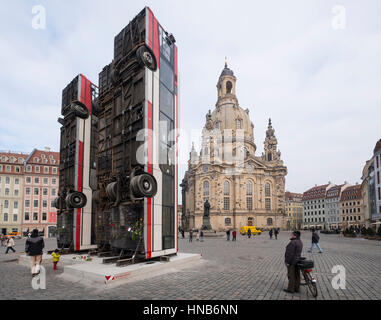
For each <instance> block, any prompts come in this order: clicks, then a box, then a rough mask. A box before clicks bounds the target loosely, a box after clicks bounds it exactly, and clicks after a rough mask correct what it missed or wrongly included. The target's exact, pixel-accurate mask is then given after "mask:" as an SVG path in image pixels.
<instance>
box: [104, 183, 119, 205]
mask: <svg viewBox="0 0 381 320" xmlns="http://www.w3.org/2000/svg"><path fill="white" fill-rule="evenodd" d="M116 187H117V183H116V182H111V183H109V184H108V185H107V187H106V193H107V196H108V197H109V199H110V200H111V201H115V200H116V193H117V191H116Z"/></svg>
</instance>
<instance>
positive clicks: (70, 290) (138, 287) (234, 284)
mask: <svg viewBox="0 0 381 320" xmlns="http://www.w3.org/2000/svg"><path fill="white" fill-rule="evenodd" d="M288 238H289V232H281V233H280V235H279V236H278V240H275V239H272V240H270V239H269V236H268V235H267V233H266V232H264V234H263V235H261V236H255V237H252V238H251V239H248V238H247V237H244V236H241V235H238V236H237V241H236V242H232V241H226V239H225V237H220V238H205V239H204V241H203V242H199V241H196V240H195V239H194V240H193V242H192V243H189V242H188V239H187V238H185V239H181V238H180V239H179V246H180V251H181V252H187V253H201V254H202V262H201V264H199V265H198V266H196V267H191V268H187V269H183V270H181V271H178V272H172V273H168V274H165V275H161V276H157V277H153V278H149V279H146V280H144V281H138V282H134V283H129V284H123V285H120V286H118V287H115V288H109V289H105V288H103V287H100V288H99V289H97V290H94V289H93V288H88V287H84V286H83V285H80V284H77V283H71V282H67V281H64V280H61V279H59V278H57V275H59V274H60V273H62V265H61V266H59V270H57V271H55V272H54V271H53V270H52V269H53V268H47V280H46V285H47V288H46V290H33V289H32V287H31V276H30V274H29V269H27V268H26V267H24V266H21V265H18V264H17V262H16V259H17V258H18V255H19V254H20V251H23V244H24V242H25V240H17V242H16V244H17V245H16V249H17V253H16V254H13V253H11V254H8V255H5V254H4V252H5V248H4V247H1V253H0V272H1V274H2V276H3V277H2V282H1V286H0V299H54V300H56V299H63V300H66V299H75V300H83V299H97V300H98V299H99V300H100V299H102V300H105V299H112V300H117V299H128V300H130V299H138V300H151V299H152V300H157V299H160V300H161V299H164V300H167V299H168V300H177V299H178V300H196V299H197V300H215V299H222V300H225V299H232V300H235V299H242V300H306V299H315V298H313V297H312V296H311V294H309V293H307V288H306V287H305V286H301V292H300V293H296V294H293V295H292V294H287V293H285V292H284V291H283V289H284V288H286V286H287V276H286V268H285V265H284V251H285V247H286V245H287V243H288ZM310 238H311V234H310V233H309V232H307V231H305V232H302V237H301V239H302V241H303V244H304V248H303V256H305V257H307V258H308V259H312V260H314V262H315V268H314V270H313V272H314V275H315V277H316V279H317V286H318V297H317V298H316V299H318V300H379V299H381V280H380V277H379V267H380V265H381V250H380V249H381V242H380V241H370V240H364V239H361V238H344V237H342V236H339V235H325V234H321V235H320V239H321V241H320V244H321V247H322V249H323V250H324V252H323V253H322V254H320V253H318V252H317V250H316V248H314V251H313V253H308V252H307V251H308V249H309V247H310V244H311V239H310ZM54 247H55V242H54V239H51V240H47V241H46V248H47V249H53V248H54ZM335 265H342V266H344V267H345V270H346V289H339V290H335V289H333V287H332V285H331V281H332V278H333V277H334V276H335V274H333V273H332V268H333V266H335Z"/></svg>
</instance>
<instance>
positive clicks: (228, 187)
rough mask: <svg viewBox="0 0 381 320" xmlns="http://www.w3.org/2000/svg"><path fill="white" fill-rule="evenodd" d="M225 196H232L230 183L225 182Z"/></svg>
mask: <svg viewBox="0 0 381 320" xmlns="http://www.w3.org/2000/svg"><path fill="white" fill-rule="evenodd" d="M224 195H225V196H229V195H230V183H229V181H225V182H224Z"/></svg>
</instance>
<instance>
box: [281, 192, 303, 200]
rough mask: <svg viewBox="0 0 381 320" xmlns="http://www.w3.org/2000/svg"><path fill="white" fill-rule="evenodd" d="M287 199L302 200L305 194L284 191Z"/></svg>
mask: <svg viewBox="0 0 381 320" xmlns="http://www.w3.org/2000/svg"><path fill="white" fill-rule="evenodd" d="M284 195H285V198H286V201H287V200H289V201H302V198H303V194H301V193H294V192H289V191H286V192H285V193H284Z"/></svg>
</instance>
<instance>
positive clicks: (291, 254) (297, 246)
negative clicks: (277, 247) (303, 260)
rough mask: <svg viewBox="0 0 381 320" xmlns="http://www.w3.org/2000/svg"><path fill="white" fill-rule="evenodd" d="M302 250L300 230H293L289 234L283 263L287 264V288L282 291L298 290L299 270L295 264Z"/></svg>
mask: <svg viewBox="0 0 381 320" xmlns="http://www.w3.org/2000/svg"><path fill="white" fill-rule="evenodd" d="M302 250H303V243H302V241H301V240H300V232H299V231H294V232H293V233H292V234H291V239H290V243H289V244H288V245H287V247H286V253H285V257H284V258H285V259H284V260H285V264H286V266H287V276H288V288H287V289H284V291H286V292H288V293H294V292H299V286H300V271H299V268H298V267H297V266H296V264H297V262H298V259H299V258H300V256H301V254H302Z"/></svg>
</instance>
